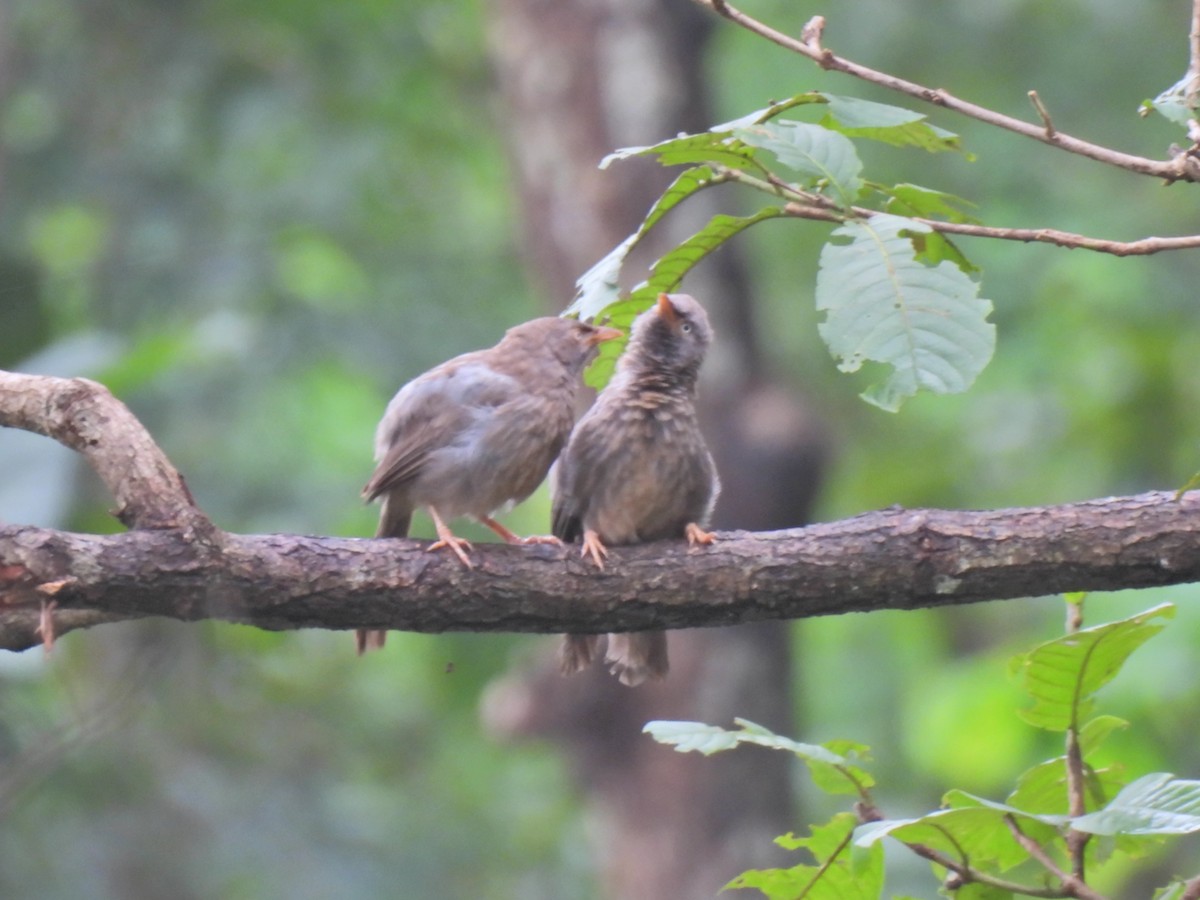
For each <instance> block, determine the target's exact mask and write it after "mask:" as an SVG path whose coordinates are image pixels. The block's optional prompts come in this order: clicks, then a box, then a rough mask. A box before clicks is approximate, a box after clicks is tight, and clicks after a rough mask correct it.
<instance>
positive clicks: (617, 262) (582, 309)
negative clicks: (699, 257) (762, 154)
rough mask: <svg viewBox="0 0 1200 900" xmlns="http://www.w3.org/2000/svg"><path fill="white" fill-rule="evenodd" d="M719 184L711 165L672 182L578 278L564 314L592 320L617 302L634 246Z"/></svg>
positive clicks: (684, 173)
mask: <svg viewBox="0 0 1200 900" xmlns="http://www.w3.org/2000/svg"><path fill="white" fill-rule="evenodd" d="M719 181H720V179H714V177H713V171H712V169H711V168H709V167H708V166H695V167H693V168H691V169H688V170H686V171H685V172H682V173H680V174H679V176H678V177H677V178H676V179H675V180H674V181H673V182H671V185H670V187H668V188H667V189H666V190H665V191H663V194H662V196H661V197H659V198H658V200H656V201H655V203H654V205H653V206H651V207H650V211H649V212H648V213H646V218H645V219H643V220H642V224H641V225H639V226H638V229H637V231H635V232H634V233H633V234H631V235H630V236H629V237H627V238H625V240H623V241H621V243H619V244H618V245H617V246H616V247H614V248H613V249H612V250H610V251H609V252H608V254H607V255H606V256H605V257H604V258H603V259H601V260H600V261H599V262H598V263H596V264H595V265H594V266H592V267H591V268H590V269H588V270H587V271H586V272H584V273H583V274H582V275H581V276H579V280H578V281H576V282H575V287H576V289H577V291H576V294H575V300H574V301H573V302H572V303H571V305H570V306H569V307H568V308H567V310H566V311H565V312H564V315H577V316H579V317H580V318H581V319H585V320H586V319H592V318H595V317H596V316H597V315H599V314H600V312H601V311H603V310H604V309H605V308H606V307H608V306H611V305H612V304H613V303H615V302H616V300H617V292H618V289H619V282H620V278H621V266H622V265H624V263H625V257H626V256H628V255H629V251H630V250H632V249H633V247H634V245H635V244H637V242H638V241H640V240H641V239H642V237H643V236H644V235H645V234H646V232H648V231H649V230H650V229H651V228H653V227H654V226H655V225H657V224H658V222H659V220H660V219H662V217H663V216H665V215H666V214H667V213H668V212H670V211H671V210H672V209H674V208H675V207H676V206H678V205H679V204H680V203H682V202H683V201H684V200H686V199H687V198H688V197H690V196H692V194H695V193H696V192H697V191H701V190H703V189H704V188H706V187H710V186H711V185H713V184H717V183H719Z"/></svg>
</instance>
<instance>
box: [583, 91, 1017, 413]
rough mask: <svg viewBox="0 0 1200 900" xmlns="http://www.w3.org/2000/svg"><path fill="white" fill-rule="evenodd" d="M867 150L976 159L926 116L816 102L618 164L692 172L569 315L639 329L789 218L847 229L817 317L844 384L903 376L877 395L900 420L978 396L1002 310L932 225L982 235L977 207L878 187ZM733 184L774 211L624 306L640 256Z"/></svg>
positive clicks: (728, 228) (686, 260) (820, 284)
mask: <svg viewBox="0 0 1200 900" xmlns="http://www.w3.org/2000/svg"><path fill="white" fill-rule="evenodd" d="M801 110H807V111H812V110H817V111H818V115H819V118H818V120H817V121H816V122H807V121H801V120H799V119H795V118H790V117H788V115H787V114H788V113H791V112H794V111H801ZM854 139H869V140H875V141H880V142H883V143H885V144H889V145H892V146H897V147H916V148H920V149H923V150H926V151H928V152H931V153H937V152H946V151H957V152H962V147H961V142H960V140H959V138H958V136H957V135H954V134H952V133H950V132H948V131H945V130H943V129H940V128H937V127H936V126H934V125H932V124H931V123H929V122H928V121H927V120H926V117H925V116H924V115H921V114H919V113H915V112H912V111H910V110H907V109H902V108H899V107H895V106H889V105H886V104H882V103H874V102H870V101H866V100H860V99H856V98H852V97H842V96H837V95H834V94H828V93H822V92H808V93H803V94H798V95H796V96H794V97H791V98H790V99H788V100H785V101H782V102H779V103H775V104H772V105H771V106H769V107H767V108H765V109H761V110H758V111H756V112H754V113H751V114H749V115H747V116H743V117H741V118H739V119H735V120H734V121H731V122H726V123H725V124H722V125H718V126H716V127H714V128H712V129H711V130H709V131H706V132H703V133H700V134H684V135H680V136H679V137H676V138H672V139H670V140H666V141H662V142H660V143H657V144H653V145H651V146H645V147H627V148H625V149H622V150H618V151H616V152H615V153H612V154H610V155H609V156H608V157H606V158H605V160H604V161H603V162H602V163H601V166H602V167H607V166H608V165H611V164H612V163H613V162H615V161H618V160H622V159H626V158H629V157H632V156H649V157H653V158H655V159H656V160H657V161H658V162H659V163H661V164H662V165H665V166H677V165H686V166H688V168H687V169H685V170H684V171H683V172H681V173H680V174H679V175H678V176H677V177H676V178H675V180H674V181H673V182H672V183H671V185H670V186H669V187H668V188H667V190H666V191H665V192H664V193H663V195H662V196H661V197H660V198H659V199H658V200H657V201H656V202H655V203H654V205H653V206H652V207H651V208H650V211H649V212H648V213H647V215H646V217H645V219H644V220H643V221H642V224H641V225H640V226H639V227H638V229H637V230H636V231H635V232H634V233H633V234H631V235H629V237H627V238H626V239H625V240H624V241H622V242H621V243H620V244H618V245H617V246H616V247H615V248H614V249H613V250H612V251H610V252H609V253H608V254H607V255H606V256H605V257H604V258H603V259H601V260H600V261H599V262H598V263H596V264H595V265H594V266H593V267H592V268H591V269H589V270H588V271H587V272H586V273H584V274H583V275H582V276H581V277H580V279H579V281H578V294H577V296H576V298H575V302H574V303H573V304H572V305H571V307H570V309H569V310H568V312H569V313H571V314H576V315H579V316H581V317H583V318H605V319H608V320H609V321H611V322H612V323H613V324H615V325H617V326H618V327H628V325H629V324H630V323H631V322H632V321H633V319H634V318H635V317H636V316H637V315H638V314H639V313H640V312H642V311H643V310H645V309H647V308H648V307H649V306H650V305H651V303H652V302H653V300H654V297H655V296H656V295H657V294H659V293H661V292H664V291H665V292H670V291H674V290H676V289H677V288H678V287H679V285H680V284H681V283H682V281H683V278H684V276H685V275H687V273H688V272H689V271H690V270H691V269H692V268H693V267H694V266H695V265H696V264H697V263H698V262H700V260H702V259H703V258H704V257H706V256H707V255H708V254H710V253H712V252H713V251H715V250H716V249H718V248H719V247H720V246H721V245H723V244H724V243H725V242H726V241H728V240H730V239H731V238H733V237H734V236H735V235H737V234H739V233H740V232H742V231H744V230H745V229H747V228H749V227H750V226H751V225H755V224H757V223H759V222H763V221H766V220H767V219H777V218H783V217H804V218H819V219H823V220H825V221H829V222H832V223H833V224H835V225H836V226H837V227H836V228H835V229H834V230H833V232H832V234H831V239H830V241H829V243H828V244H827V245H826V247H825V250H824V252H823V253H822V254H821V259H820V265H819V270H818V274H817V287H816V297H817V308H818V309H819V310H820V311H823V312H824V313H825V314H826V318H825V321H824V322H823V323H822V325H821V327H820V332H821V337H822V338H823V340H824V341H825V343H826V345H827V346H828V347H829V350H830V352H831V353H832V354H833V355H834V356H835V357H836V358H837V359H838V360H840V368H841V369H842V370H843V371H847V372H854V371H857V370H859V369H860V368H861V367H862V366H863V365H864V364H866V363H876V364H884V365H886V366H888V367H890V369H891V372H890V374H889V375H887V376H886V377H885V378H883V379H882V380H880V381H879V382H877V383H876V384H874V385H872V386H871V387H870V388H868V389H867V391H866V392H865V393H864V394H863V397H864V399H866V400H868V401H869V402H871V403H873V404H875V405H877V406H880V407H882V408H884V409H888V410H896V409H898V408H899V406H900V404H901V403H902V402H903V401H904V400H905V399H906V398H908V397H910V396H912V395H914V394H915V393H917V391H919V390H922V389H924V390H929V391H932V392H935V393H954V392H959V391H963V390H965V389H966V388H967V387H969V386H970V384H971V383H972V382H973V381H974V379H975V377H976V376H977V375H978V374H979V372H980V371H982V369H983V367H984V366H985V365H986V364H987V362H988V360H989V359H990V358H991V356H992V352H993V349H994V346H995V326H994V325H993V324H992V323H990V322H989V321H988V315H989V314H990V313H991V309H992V305H991V303H990V302H989V301H988V300H985V299H983V298H981V297H980V296H979V283H978V282H977V281H976V280H975V279H974V277H973V276H974V274H975V273H976V271H977V270H976V267H975V266H974V265H973V264H972V263H971V262H970V261H969V260H968V259H967V258H966V256H965V255H964V254H963V253H962V252H961V250H959V248H958V247H957V246H956V245H955V244H954V243H953V242H951V241H950V240H949V239H948V238H946V237H945V236H944V235H942V234H940V233H938V232H937V231H935V230H934V229H933V228H932V227H931V226H930V225H929V224H927V223H926V222H925V221H923V220H924V219H938V220H943V221H953V222H965V221H971V219H970V216H969V215H968V214H967V213H966V212H965V211H964V207H966V206H968V205H969V204H967V202H966V201H964V200H961V199H960V198H957V197H954V196H952V195H950V194H947V193H943V192H941V191H937V190H932V189H929V188H924V187H920V186H918V185H913V184H895V185H885V184H880V183H877V182H873V181H870V180H868V179H867V178H866V177H865V175H864V171H863V164H862V161H861V160H860V158H859V155H858V152H857V151H856V149H855V143H854ZM725 183H737V184H740V185H743V186H745V187H748V188H750V189H752V190H754V191H756V192H758V193H759V194H762V195H765V196H766V197H767V198H769V202H768V203H767V205H764V206H762V207H761V208H760V209H758V210H757V211H756V212H754V213H753V214H751V215H746V216H733V215H728V214H718V215H715V216H713V217H712V218H711V219H710V220H709V222H708V223H707V224H706V225H705V226H704V227H703V228H701V229H700V230H699V231H698V232H696V233H695V234H693V235H692V236H691V237H689V238H687V239H686V240H685V241H683V242H682V243H681V244H679V245H678V246H677V247H675V248H674V249H672V250H671V251H669V252H668V253H666V254H665V255H664V256H662V257H661V258H659V259H658V260H657V261H656V262H655V263H654V264H653V265H652V266H651V267H650V272H649V275H648V276H647V278H646V279H645V280H644V281H642V282H641V283H639V284H638V285H636V286H635V287H634V288H633V289H632V290H631V291H630V292H629V294H628V295H627V296H624V297H621V296H620V295H619V287H618V282H619V276H620V273H621V268H622V265H623V264H624V262H625V259H626V257H627V256H628V255H629V252H630V251H631V250H632V249H633V247H634V246H635V245H636V244H637V243H638V242H639V241H640V240H641V239H642V238H643V237H644V236H645V235H646V234H647V233H648V232H649V231H650V230H651V229H653V228H654V227H655V226H656V225H657V224H658V223H659V222H660V221H661V220H662V218H663V217H664V216H666V215H667V214H668V213H669V212H670V211H671V210H673V209H674V208H675V207H677V206H679V204H681V203H682V202H684V201H685V200H687V199H688V198H690V197H692V196H694V195H696V194H697V193H699V192H700V191H703V190H706V189H708V188H710V187H713V186H715V185H719V184H725ZM863 204H868V206H864V205H863ZM620 350H621V348H620V346H606V347H605V351H604V353H603V354H602V356H601V358H600V359H599V360H598V361H597V363H596V365H595V366H594V367H593V368H592V370H591V372H590V373H589V381H590V382H591V383H592V384H593V385H594V386H597V387H600V386H602V385H603V384H604V383H605V382H606V381H607V380H608V377H609V376H610V375H611V372H612V368H613V364H614V362H615V359H616V357H617V355H618V354H619V352H620Z"/></svg>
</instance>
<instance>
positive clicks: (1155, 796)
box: [1071, 772, 1200, 835]
mask: <svg viewBox="0 0 1200 900" xmlns="http://www.w3.org/2000/svg"><path fill="white" fill-rule="evenodd" d="M1071 826H1072V827H1073V828H1075V829H1076V830H1077V831H1086V832H1088V833H1089V834H1106V835H1119V834H1132V835H1140V834H1191V833H1192V832H1195V831H1200V781H1185V780H1183V779H1179V778H1176V777H1175V776H1174V775H1170V774H1168V773H1165V772H1156V773H1154V774H1152V775H1143V776H1142V777H1141V778H1139V779H1137V780H1136V781H1134V782H1132V783H1130V784H1129V785H1127V786H1126V787H1125V788H1124V789H1123V790H1122V791H1121V792H1120V793H1119V794H1117V796H1115V797H1114V798H1113V799H1112V802H1111V803H1110V804H1108V806H1106V807H1104V809H1101V810H1097V811H1096V812H1094V813H1088V814H1087V815H1084V816H1079V817H1077V818H1075V819H1072V820H1071Z"/></svg>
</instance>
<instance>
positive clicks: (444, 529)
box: [356, 317, 622, 653]
mask: <svg viewBox="0 0 1200 900" xmlns="http://www.w3.org/2000/svg"><path fill="white" fill-rule="evenodd" d="M621 334H622V332H620V331H618V330H616V329H615V328H601V327H598V326H595V325H588V324H586V323H584V322H579V321H576V320H574V319H559V318H553V317H547V318H542V319H534V320H533V321H531V322H526V323H524V324H523V325H517V326H516V327H514V328H510V329H509V330H508V331H507V332H506V333H505V335H504V337H503V339H502V340H501V341H500V343H498V344H497V345H496V346H495V347H492V348H490V349H488V350H477V351H475V352H473V353H464V354H463V355H462V356H456V357H455V358H454V359H452V360H449V361H448V362H444V363H442V364H441V365H440V366H436V367H435V368H433V369H430V370H429V371H428V372H426V373H425V374H423V375H420V376H418V377H417V378H414V379H413V380H412V381H410V382H409V383H408V384H406V385H404V387H402V388H401V389H400V390H399V391H398V392H397V394H396V396H395V397H393V398H392V401H391V402H390V403H389V404H388V407H387V410H386V412H384V414H383V419H382V420H381V421H380V423H379V428H378V429H377V430H376V432H375V460H376V462H377V463H378V465H377V467H376V469H375V474H373V475H372V476H371V480H370V481H368V482H367V486H366V487H364V488H363V497H365V498H366V499H367V500H368V501H371V500H374V499H375V498H377V497H382V498H383V508H382V509H381V510H380V513H379V527H378V529H376V532H375V536H376V537H405V536H406V535H407V534H408V528H409V524H410V522H411V521H412V514H413V511H414V510H415V509H417V508H418V507H420V508H423V509H425V510H426V511H427V512H428V513H429V515H430V517H431V518H432V519H433V524H434V527H435V528H436V529H437V535H438V540H437V541H436V542H435V543H433V544H431V545H430V546H429V548H428V549H430V550H438V549H442V548H449V549H450V550H451V551H452V552H453V553H454V554H455V555H456V556H457V557H458V558H459V559H460V560H462V562H463V565H465V566H467V567H468V568H470V567H471V558H470V556H468V554H467V551H468V550H469V549H470V548H471V545H470V543H469V542H468V541H466V540H465V539H463V538H460V537H458V536H456V535H455V534H454V533H453V532H452V531H451V530H450V527H449V526H448V525H447V524H446V523H447V522H448V521H450V520H451V519H455V518H458V517H459V516H471V517H473V518H475V519H477V520H478V521H480V522H482V523H483V524H484V525H486V526H488V528H491V529H492V530H493V531H495V532H496V533H497V534H498V535H500V537H502V538H503V539H504V540H505V541H507V542H508V543H511V544H520V543H540V542H551V543H558V540H557V539H556V538H553V537H530V538H521V537H518V536H517V535H515V534H513V533H512V532H511V531H509V530H508V529H507V528H505V527H504V526H503V525H501V524H500V523H499V522H497V521H496V520H495V519H493V518H492V515H493V514H494V513H496V512H497V511H498V510H502V509H505V508H507V507H509V506H511V505H513V504H516V503H520V502H521V501H522V500H524V499H525V498H526V497H528V496H529V495H530V494H532V493H533V491H534V489H536V488H537V486H538V485H539V484H541V482H542V479H543V478H545V477H546V472H547V471H548V470H549V468H550V464H551V463H553V462H554V459H555V457H557V456H558V454H559V451H560V450H562V447H563V444H564V443H565V442H566V440H567V435H569V434H570V432H571V426H572V425H573V424H574V421H575V398H576V394H577V392H578V390H579V386H580V381H581V379H580V374H581V373H582V372H583V369H584V367H586V366H587V364H588V363H589V362H590V361H591V360H592V359H593V358H594V357H595V355H596V353H597V348H598V345H599V344H600V343H601V342H602V341H606V340H610V339H611V338H615V337H620V336H621ZM386 635H387V632H386V631H377V630H361V629H360V630H359V631H358V632H357V633H356V639H357V646H358V652H359V653H362V652H363V651H364V650H367V649H373V648H375V647H382V646H383V642H384V639H385V637H386Z"/></svg>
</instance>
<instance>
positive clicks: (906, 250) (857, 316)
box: [816, 214, 996, 411]
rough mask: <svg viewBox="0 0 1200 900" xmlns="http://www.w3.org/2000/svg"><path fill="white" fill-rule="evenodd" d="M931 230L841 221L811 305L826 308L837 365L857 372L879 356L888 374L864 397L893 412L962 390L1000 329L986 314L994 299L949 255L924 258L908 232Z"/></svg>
mask: <svg viewBox="0 0 1200 900" xmlns="http://www.w3.org/2000/svg"><path fill="white" fill-rule="evenodd" d="M929 230H930V229H929V228H928V227H927V226H924V225H921V224H920V223H918V222H913V221H912V220H910V219H903V218H900V217H897V216H890V215H887V214H880V215H876V216H872V217H871V218H870V219H869V220H867V221H852V222H847V223H845V224H844V225H841V226H839V227H838V228H837V229H836V230H835V231H834V232H833V235H834V238H835V239H837V240H834V241H831V242H830V243H828V244H826V245H825V249H824V250H823V251H822V252H821V261H820V268H819V270H818V273H817V291H816V297H817V309H818V310H825V311H826V312H827V316H826V319H825V321H824V322H822V323H821V324H820V325H819V326H818V328H819V331H820V333H821V337H822V338H823V339H824V340H825V343H826V345H827V346H828V347H829V350H830V352H831V353H832V354H833V355H834V356H835V357H836V358H838V359H840V360H841V363H840V364H839V366H838V368H840V369H841V370H842V371H843V372H855V371H857V370H858V369H859V368H861V367H862V365H863V363H865V362H881V363H886V364H887V365H889V366H891V367H892V370H893V371H892V374H891V376H890V377H888V378H887V379H886V381H884V382H883V383H881V384H877V385H875V386H873V387H871V388H869V389H868V390H867V391H866V392H864V393H863V395H862V396H863V398H864V399H865V400H867V401H868V402H869V403H874V404H875V405H876V406H879V407H881V408H883V409H886V410H889V411H894V410H896V409H898V408H899V406H900V404H901V403H902V402H903V401H904V400H905V399H906V398H908V397H911V396H912V395H913V394H915V393H916V392H917V391H918V390H921V389H924V390H929V391H933V392H934V393H938V394H949V393H957V392H959V391H963V390H966V388H968V387H969V386H970V385H971V383H972V382H973V381H974V380H975V377H976V376H977V375H978V374H979V373H980V372H981V371H982V370H983V367H984V366H985V365H987V362H988V360H990V359H991V357H992V351H993V349H994V347H995V341H996V328H995V326H994V325H992V323H990V322H988V321H987V316H988V314H989V313H990V312H991V310H992V304H991V302H990V301H988V300H984V299H982V298H980V297H979V296H978V292H979V287H978V285H977V284H976V283H975V282H973V281H972V280H971V279H969V278H967V277H966V276H965V275H963V273H962V272H960V271H959V270H958V269H957V268H955V266H953V265H951V264H950V263H946V262H943V263H940V264H938V265H937V266H927V265H924V264H923V263H922V262H921V261H920V260H919V259H917V255H916V251H915V250H914V248H913V242H912V239H911V238H910V237H909V235H911V234H928V233H929Z"/></svg>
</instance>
